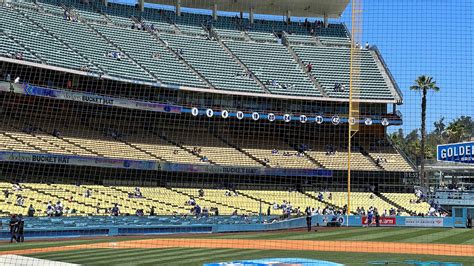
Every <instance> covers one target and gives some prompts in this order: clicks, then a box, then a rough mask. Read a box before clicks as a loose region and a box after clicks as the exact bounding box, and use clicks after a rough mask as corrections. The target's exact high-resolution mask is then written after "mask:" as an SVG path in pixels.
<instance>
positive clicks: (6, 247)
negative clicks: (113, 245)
mask: <svg viewBox="0 0 474 266" xmlns="http://www.w3.org/2000/svg"><path fill="white" fill-rule="evenodd" d="M140 239H150V237H149V236H143V237H137V238H130V237H104V238H99V239H87V240H85V239H77V240H76V239H74V240H52V239H51V240H44V241H37V240H34V241H35V242H28V241H29V239H26V240H25V241H26V242H25V243H21V244H18V243H16V244H10V243H1V244H0V251H10V250H23V249H29V248H48V247H62V246H70V245H81V244H93V243H104V242H117V241H124V240H140Z"/></svg>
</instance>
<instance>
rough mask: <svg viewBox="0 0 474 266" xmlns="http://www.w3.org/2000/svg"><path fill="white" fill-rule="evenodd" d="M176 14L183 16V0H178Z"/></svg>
mask: <svg viewBox="0 0 474 266" xmlns="http://www.w3.org/2000/svg"><path fill="white" fill-rule="evenodd" d="M176 15H178V16H181V0H176Z"/></svg>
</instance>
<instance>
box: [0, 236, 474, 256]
mask: <svg viewBox="0 0 474 266" xmlns="http://www.w3.org/2000/svg"><path fill="white" fill-rule="evenodd" d="M160 248H209V249H225V248H232V249H257V250H303V251H331V252H358V253H389V254H419V255H420V254H422V255H444V256H467V257H474V245H453V244H420V243H398V242H366V241H313V240H247V239H199V238H194V239H176V238H160V239H145V240H127V241H120V242H107V243H95V244H81V245H71V246H63V247H48V248H32V249H24V250H11V251H3V252H0V255H28V254H35V253H45V252H60V251H73V250H82V249H160Z"/></svg>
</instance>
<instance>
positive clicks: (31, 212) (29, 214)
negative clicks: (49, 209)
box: [27, 204, 36, 217]
mask: <svg viewBox="0 0 474 266" xmlns="http://www.w3.org/2000/svg"><path fill="white" fill-rule="evenodd" d="M35 212H36V210H35V208H34V207H33V204H30V207H29V208H28V213H27V215H28V217H33V216H35Z"/></svg>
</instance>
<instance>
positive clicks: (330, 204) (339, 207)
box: [300, 191, 356, 214]
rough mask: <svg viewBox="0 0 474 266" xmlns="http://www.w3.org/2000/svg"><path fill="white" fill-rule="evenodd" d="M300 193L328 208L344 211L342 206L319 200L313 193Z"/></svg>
mask: <svg viewBox="0 0 474 266" xmlns="http://www.w3.org/2000/svg"><path fill="white" fill-rule="evenodd" d="M300 193H301V194H303V195H305V196H306V197H309V198H312V199H314V200H316V201H319V202H321V203H323V204H326V206H330V207H332V208H334V209H342V207H341V206H337V205H335V204H332V203H331V202H328V201H325V200H324V199H323V200H319V199H318V197H316V196H315V195H313V194H311V193H308V192H306V191H302V192H300ZM351 213H352V214H356V213H355V212H351Z"/></svg>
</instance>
